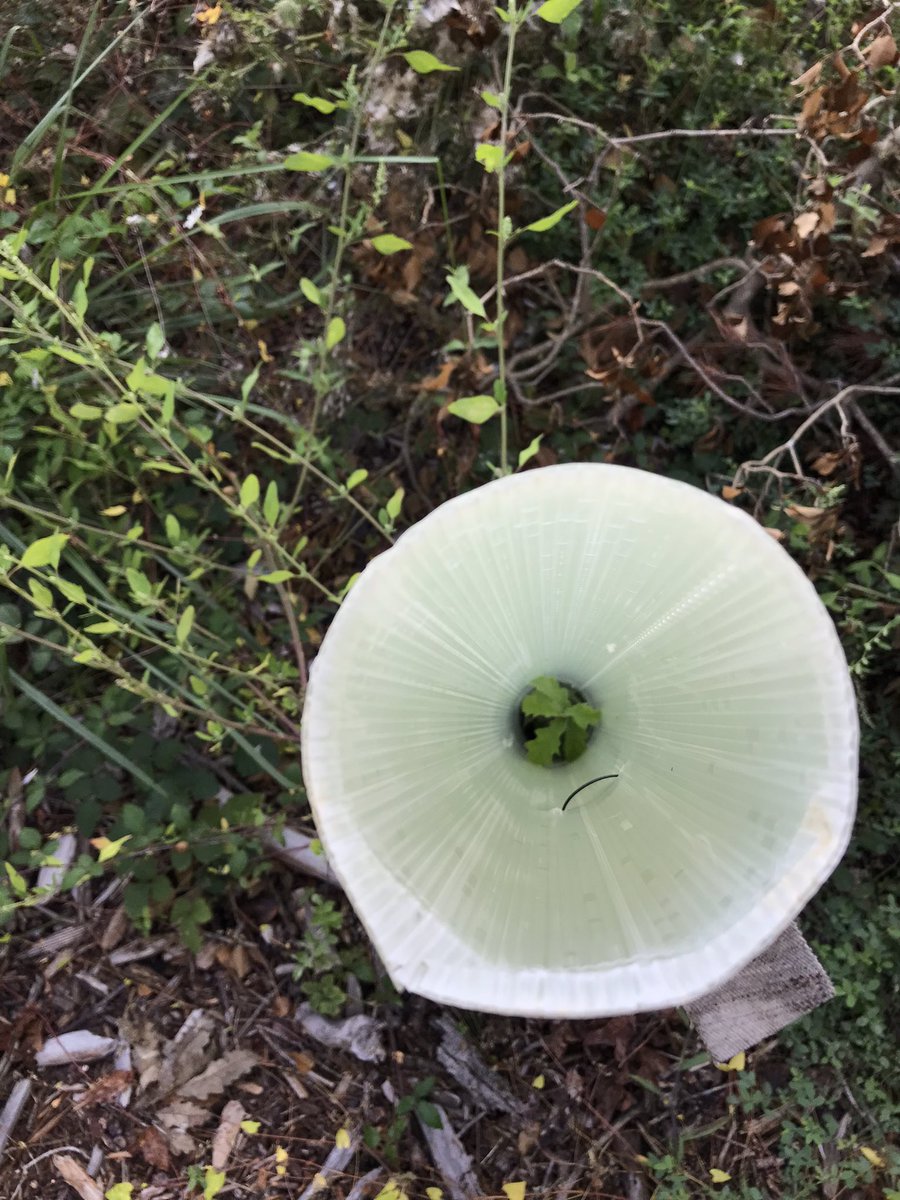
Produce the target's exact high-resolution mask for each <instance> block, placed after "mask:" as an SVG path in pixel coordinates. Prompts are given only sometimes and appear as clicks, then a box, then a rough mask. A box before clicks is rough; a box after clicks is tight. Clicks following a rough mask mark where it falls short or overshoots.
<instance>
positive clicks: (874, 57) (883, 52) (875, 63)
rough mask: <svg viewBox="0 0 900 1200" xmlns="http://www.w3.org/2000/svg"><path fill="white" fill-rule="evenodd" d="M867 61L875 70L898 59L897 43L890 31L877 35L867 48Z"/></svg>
mask: <svg viewBox="0 0 900 1200" xmlns="http://www.w3.org/2000/svg"><path fill="white" fill-rule="evenodd" d="M865 56H866V62H867V63H868V64H869V66H870V67H871V68H872V70H873V71H877V70H878V68H879V67H886V66H889V65H890V64H891V63H894V62H896V61H897V43H896V42H895V41H894V39H893V37H892V36H891V34H889V33H883V34H882V35H881V37H877V38H876V39H875V41H874V42H871V43H870V44H869V45H868V46H867V47H866V49H865Z"/></svg>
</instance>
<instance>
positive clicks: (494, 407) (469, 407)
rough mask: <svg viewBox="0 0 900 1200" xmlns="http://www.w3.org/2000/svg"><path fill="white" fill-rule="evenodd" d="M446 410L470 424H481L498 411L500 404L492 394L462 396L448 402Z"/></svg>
mask: <svg viewBox="0 0 900 1200" xmlns="http://www.w3.org/2000/svg"><path fill="white" fill-rule="evenodd" d="M447 411H448V412H451V413H453V415H454V417H461V418H462V420H463V421H469V422H470V423H471V424H472V425H483V424H484V423H485V421H489V420H490V419H491V417H493V416H495V415H496V414H497V413H498V412H500V405H499V404H498V403H497V401H496V400H495V399H494V397H493V396H462V397H460V399H459V400H454V401H453V403H452V404H449V405H448V406H447Z"/></svg>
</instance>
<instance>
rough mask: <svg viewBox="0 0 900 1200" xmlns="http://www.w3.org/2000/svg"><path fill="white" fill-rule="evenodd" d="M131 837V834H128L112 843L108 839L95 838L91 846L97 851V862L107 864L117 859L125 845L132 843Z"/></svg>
mask: <svg viewBox="0 0 900 1200" xmlns="http://www.w3.org/2000/svg"><path fill="white" fill-rule="evenodd" d="M131 836H132V835H131V834H130V833H126V834H125V836H124V837H120V838H116V839H115V841H112V842H111V841H110V840H109V838H107V837H100V838H94V839H93V840H92V841H91V845H92V846H93V847H94V848H95V850H96V851H97V862H98V863H105V862H109V860H110V859H111V858H115V857H116V856H117V855H118V853H119V851H120V850H121V849H122V847H123V846H124V845H125V843H126V842H130V841H131Z"/></svg>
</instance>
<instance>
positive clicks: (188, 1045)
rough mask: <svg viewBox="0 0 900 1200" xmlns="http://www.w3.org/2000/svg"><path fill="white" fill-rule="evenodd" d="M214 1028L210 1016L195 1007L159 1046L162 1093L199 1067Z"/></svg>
mask: <svg viewBox="0 0 900 1200" xmlns="http://www.w3.org/2000/svg"><path fill="white" fill-rule="evenodd" d="M214 1028H215V1025H214V1023H213V1019H212V1017H211V1016H210V1014H209V1013H207V1012H205V1011H204V1010H203V1009H201V1008H195V1009H193V1010H192V1011H191V1012H190V1013H189V1014H188V1016H187V1017H186V1019H185V1021H184V1023H183V1025H182V1026H181V1028H180V1029H179V1030H178V1032H177V1033H176V1034H175V1037H174V1038H173V1039H172V1041H170V1042H167V1043H166V1045H165V1046H164V1047H163V1051H162V1062H161V1064H160V1067H159V1080H158V1082H159V1089H160V1091H161V1092H162V1093H163V1095H169V1093H171V1092H174V1091H175V1090H176V1088H180V1087H181V1084H183V1083H185V1082H186V1081H187V1080H188V1079H192V1078H194V1076H196V1075H198V1074H199V1073H200V1072H201V1071H202V1070H203V1068H204V1067H205V1066H206V1063H207V1060H208V1058H209V1050H208V1047H209V1042H210V1038H211V1037H212V1032H213V1029H214ZM132 1049H135V1047H132ZM135 1061H139V1059H138V1058H137V1057H136V1060H135ZM138 1069H140V1068H138ZM142 1082H143V1077H142Z"/></svg>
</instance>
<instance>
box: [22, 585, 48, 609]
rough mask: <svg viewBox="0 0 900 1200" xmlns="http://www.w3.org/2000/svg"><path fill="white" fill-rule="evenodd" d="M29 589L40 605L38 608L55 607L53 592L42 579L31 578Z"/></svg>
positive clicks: (36, 602)
mask: <svg viewBox="0 0 900 1200" xmlns="http://www.w3.org/2000/svg"><path fill="white" fill-rule="evenodd" d="M28 590H29V592H31V594H32V596H33V597H34V602H35V604H36V605H37V606H38V608H52V607H53V593H52V592H51V591H50V589H49V588H48V587H44V585H43V584H42V583H41V582H40V580H38V579H29V580H28Z"/></svg>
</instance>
